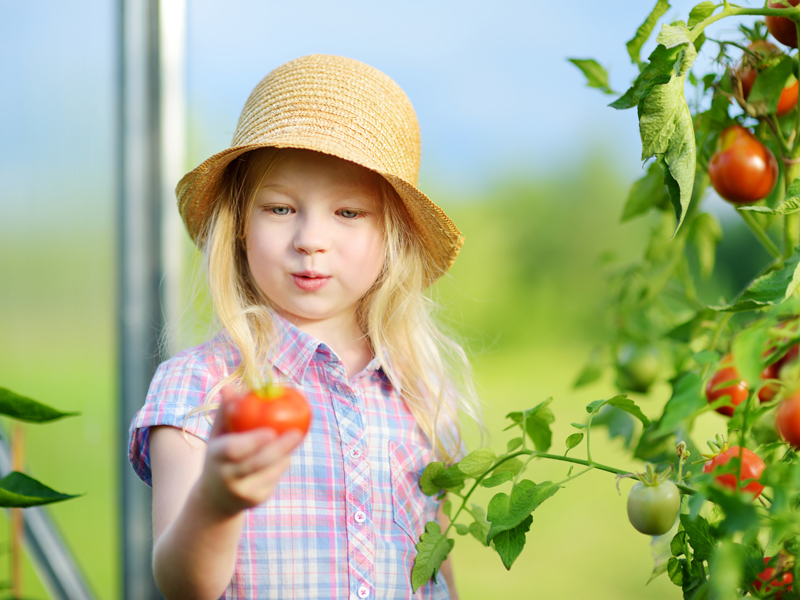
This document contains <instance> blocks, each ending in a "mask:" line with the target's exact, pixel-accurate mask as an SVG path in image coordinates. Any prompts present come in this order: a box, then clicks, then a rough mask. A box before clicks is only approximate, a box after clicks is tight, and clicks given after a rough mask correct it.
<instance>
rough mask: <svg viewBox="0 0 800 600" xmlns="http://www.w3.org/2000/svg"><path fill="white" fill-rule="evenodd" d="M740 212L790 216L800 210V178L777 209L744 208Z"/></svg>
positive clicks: (794, 182) (787, 191)
mask: <svg viewBox="0 0 800 600" xmlns="http://www.w3.org/2000/svg"><path fill="white" fill-rule="evenodd" d="M738 210H750V211H753V212H760V213H765V214H768V215H789V214H792V213H795V212H797V211H798V210H800V178H797V179H795V180H794V181H793V182H792V183H791V185H790V186H789V187H788V189H787V190H786V195H785V197H784V201H783V202H781V203H780V204H779V205H778V206H776V207H775V208H770V207H769V206H742V207H739V209H738Z"/></svg>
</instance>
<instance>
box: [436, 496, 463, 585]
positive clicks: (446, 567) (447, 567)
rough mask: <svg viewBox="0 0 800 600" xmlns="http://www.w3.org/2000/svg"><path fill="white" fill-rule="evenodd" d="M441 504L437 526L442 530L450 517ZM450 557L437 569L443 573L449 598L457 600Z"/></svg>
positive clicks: (447, 524) (448, 522) (445, 527)
mask: <svg viewBox="0 0 800 600" xmlns="http://www.w3.org/2000/svg"><path fill="white" fill-rule="evenodd" d="M443 506H444V504H443V503H442V504H440V505H439V526H440V527H441V528H442V531H444V530H445V529H447V527H448V526H449V525H450V519H449V518H448V517H447V515H446V514H444V511H443V510H442V507H443ZM452 557H453V555H452V554H451V555H449V556H448V557H447V558H446V559H445V560H444V562H443V563H442V566H441V567H440V569H439V571H440V572H441V574H442V575H444V580H445V581H446V582H447V587H448V588H449V589H450V600H459V598H458V591H457V590H456V582H455V579H453V563H452V561H451V560H450V559H451V558H452Z"/></svg>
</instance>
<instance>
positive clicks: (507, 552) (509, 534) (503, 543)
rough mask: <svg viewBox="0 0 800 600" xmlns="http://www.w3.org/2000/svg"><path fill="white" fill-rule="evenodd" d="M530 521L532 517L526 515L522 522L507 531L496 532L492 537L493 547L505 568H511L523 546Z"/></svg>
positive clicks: (531, 521)
mask: <svg viewBox="0 0 800 600" xmlns="http://www.w3.org/2000/svg"><path fill="white" fill-rule="evenodd" d="M531 523H533V517H532V516H530V515H528V516H527V517H526V518H525V520H523V521H522V523H520V524H519V525H517V526H516V527H514V528H512V529H509V530H508V531H502V532H500V533H498V534H497V536H496V537H495V538H494V549H495V550H497V553H498V554H499V555H500V559H501V560H502V561H503V565H505V567H506V569H511V565H513V564H514V561H515V560H517V557H518V556H519V555H520V553H521V552H522V549H523V548H524V547H525V534H527V533H528V531H530V528H531Z"/></svg>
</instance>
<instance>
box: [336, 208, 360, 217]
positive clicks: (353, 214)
mask: <svg viewBox="0 0 800 600" xmlns="http://www.w3.org/2000/svg"><path fill="white" fill-rule="evenodd" d="M339 214H341V215H342V216H343V217H344V218H345V219H357V218H358V217H360V216H361V213H360V212H358V211H356V210H350V209H349V208H343V209H342V210H341V211H339Z"/></svg>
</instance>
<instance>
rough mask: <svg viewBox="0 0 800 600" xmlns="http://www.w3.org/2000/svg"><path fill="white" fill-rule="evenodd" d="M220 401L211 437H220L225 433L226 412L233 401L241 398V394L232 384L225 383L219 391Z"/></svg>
mask: <svg viewBox="0 0 800 600" xmlns="http://www.w3.org/2000/svg"><path fill="white" fill-rule="evenodd" d="M219 395H220V403H219V408H218V409H217V416H216V417H215V418H214V425H213V426H212V427H211V435H210V437H218V436H220V435H222V434H223V433H225V413H226V412H227V410H228V409H229V407H230V405H231V403H233V402H236V400H238V399H239V394H237V393H236V390H235V389H234V388H233V386H231V385H225V386H223V387H222V389H221V390H220V391H219Z"/></svg>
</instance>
